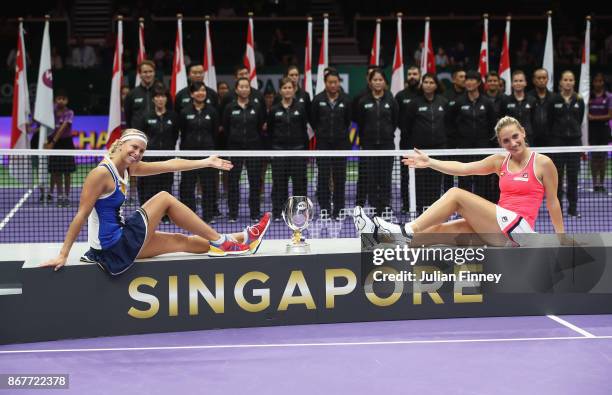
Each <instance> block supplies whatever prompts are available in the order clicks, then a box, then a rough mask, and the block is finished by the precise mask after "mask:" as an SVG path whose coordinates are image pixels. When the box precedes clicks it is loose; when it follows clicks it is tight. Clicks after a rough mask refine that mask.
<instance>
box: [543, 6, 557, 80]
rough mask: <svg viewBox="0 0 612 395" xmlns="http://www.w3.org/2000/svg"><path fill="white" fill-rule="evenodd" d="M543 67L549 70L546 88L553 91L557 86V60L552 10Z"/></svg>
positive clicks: (549, 13)
mask: <svg viewBox="0 0 612 395" xmlns="http://www.w3.org/2000/svg"><path fill="white" fill-rule="evenodd" d="M542 68H544V69H546V71H548V84H546V88H547V89H548V90H549V91H552V90H553V88H554V86H555V60H554V52H553V32H552V11H548V29H547V30H546V43H545V45H544V59H543V60H542Z"/></svg>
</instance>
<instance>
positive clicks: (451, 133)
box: [441, 68, 465, 191]
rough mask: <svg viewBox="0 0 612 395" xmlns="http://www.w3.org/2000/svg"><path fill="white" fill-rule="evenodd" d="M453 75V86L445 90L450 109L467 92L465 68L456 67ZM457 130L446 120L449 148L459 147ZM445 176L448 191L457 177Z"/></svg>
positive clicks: (445, 187)
mask: <svg viewBox="0 0 612 395" xmlns="http://www.w3.org/2000/svg"><path fill="white" fill-rule="evenodd" d="M452 77H453V86H451V88H450V89H449V90H447V91H446V92H444V97H446V99H447V100H448V110H449V111H450V109H451V108H452V107H454V106H455V103H456V102H457V98H458V97H459V96H461V95H463V94H464V93H465V70H463V69H462V68H458V69H455V71H453V74H452ZM456 136H457V131H456V130H455V125H453V124H452V123H451V122H448V117H447V122H446V146H447V147H448V148H457V145H458V144H457V137H456ZM441 159H442V160H454V158H453V157H445V158H441ZM442 177H443V178H444V181H443V182H444V191H448V190H449V189H451V188H452V187H453V186H454V185H455V177H454V176H451V175H448V174H444V175H443V176H442Z"/></svg>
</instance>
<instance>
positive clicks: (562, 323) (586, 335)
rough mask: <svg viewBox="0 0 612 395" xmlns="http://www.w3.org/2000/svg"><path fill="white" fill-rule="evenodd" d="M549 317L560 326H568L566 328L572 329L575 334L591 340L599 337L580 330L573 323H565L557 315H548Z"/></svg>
mask: <svg viewBox="0 0 612 395" xmlns="http://www.w3.org/2000/svg"><path fill="white" fill-rule="evenodd" d="M547 317H548V318H550V319H551V320H553V321H556V322H558V323H559V324H561V325H563V326H566V327H568V328H570V329H571V330H573V331H575V332H578V333H580V334H581V335H582V336H584V337H590V338H593V337H597V336H595V335H594V334H592V333H591V332H588V331H585V330H584V329H582V328H579V327H577V326H576V325H574V324H572V323H571V322H568V321H565V320H564V319H562V318H559V317H557V316H556V315H552V314H549V315H547Z"/></svg>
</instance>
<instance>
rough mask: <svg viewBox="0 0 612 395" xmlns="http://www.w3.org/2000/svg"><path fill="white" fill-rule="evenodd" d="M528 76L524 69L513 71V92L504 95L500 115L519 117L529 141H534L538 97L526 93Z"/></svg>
mask: <svg viewBox="0 0 612 395" xmlns="http://www.w3.org/2000/svg"><path fill="white" fill-rule="evenodd" d="M526 87H527V77H526V76H525V73H524V72H523V71H522V70H515V71H513V72H512V94H511V95H504V97H503V98H502V101H501V105H500V114H499V117H500V118H501V117H504V116H506V115H507V116H510V117H512V118H515V119H517V120H518V121H519V122H520V123H521V125H523V128H525V133H527V141H528V142H533V138H534V136H533V116H534V115H533V114H534V111H535V106H536V99H535V98H534V97H532V96H529V95H527V94H526V93H525V88H526Z"/></svg>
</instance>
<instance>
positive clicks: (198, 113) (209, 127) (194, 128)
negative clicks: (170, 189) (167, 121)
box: [179, 81, 219, 223]
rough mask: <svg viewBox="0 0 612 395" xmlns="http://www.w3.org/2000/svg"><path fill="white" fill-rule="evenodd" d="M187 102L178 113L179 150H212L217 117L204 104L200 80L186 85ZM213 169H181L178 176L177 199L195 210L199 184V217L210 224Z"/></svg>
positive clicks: (214, 194)
mask: <svg viewBox="0 0 612 395" xmlns="http://www.w3.org/2000/svg"><path fill="white" fill-rule="evenodd" d="M189 91H190V93H191V98H192V101H191V105H188V106H186V107H184V108H183V110H182V111H181V114H180V115H179V129H180V138H181V143H180V149H181V151H184V150H197V151H206V150H215V149H217V141H218V131H219V118H218V115H217V110H216V109H215V107H214V106H212V105H209V104H207V103H206V85H204V83H203V82H202V81H196V82H192V83H191V84H190V85H189ZM217 175H218V170H217V169H210V168H206V169H200V170H191V171H188V172H183V173H182V175H181V184H180V197H181V201H182V202H183V203H185V205H187V207H189V208H190V209H191V210H193V211H195V209H196V200H195V189H196V183H197V182H198V181H199V182H200V183H201V184H202V219H203V220H204V221H205V222H208V223H211V221H214V215H215V211H214V208H215V205H216V203H217V188H216V185H215V182H217V180H218V176H217Z"/></svg>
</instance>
